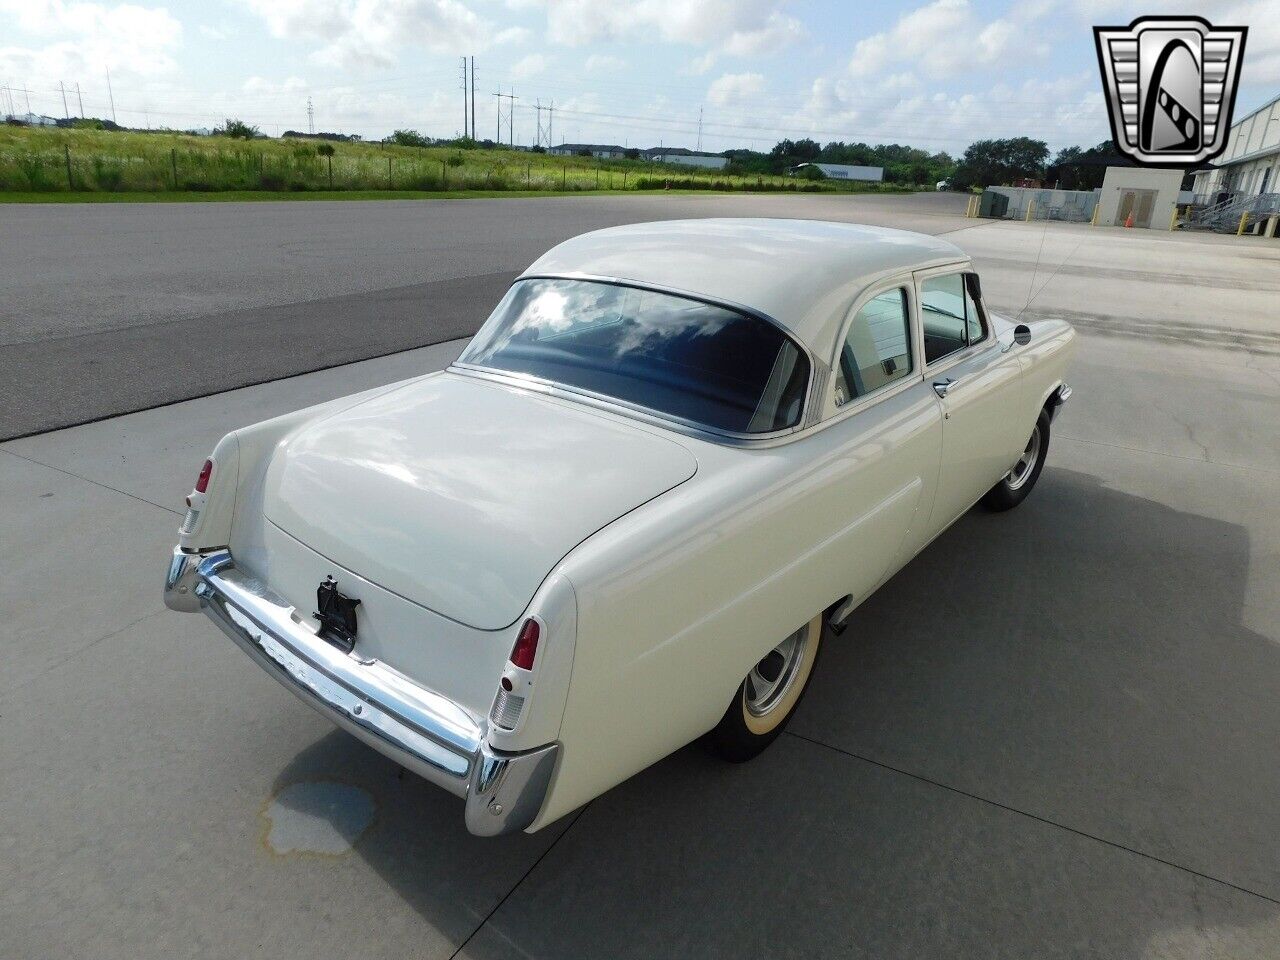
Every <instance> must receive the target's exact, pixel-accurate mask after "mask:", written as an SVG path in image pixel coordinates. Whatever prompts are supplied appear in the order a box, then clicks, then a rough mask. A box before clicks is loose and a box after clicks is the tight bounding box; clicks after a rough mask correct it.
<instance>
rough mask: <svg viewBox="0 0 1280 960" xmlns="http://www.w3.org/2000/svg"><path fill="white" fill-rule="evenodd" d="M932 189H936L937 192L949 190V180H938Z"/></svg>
mask: <svg viewBox="0 0 1280 960" xmlns="http://www.w3.org/2000/svg"><path fill="white" fill-rule="evenodd" d="M934 189H936V190H937V191H938V192H939V193H941V192H943V191H944V190H950V189H951V181H950V180H939V181H938V182H937V183H936V184H934Z"/></svg>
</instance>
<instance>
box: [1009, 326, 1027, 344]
mask: <svg viewBox="0 0 1280 960" xmlns="http://www.w3.org/2000/svg"><path fill="white" fill-rule="evenodd" d="M1013 342H1014V343H1016V344H1017V345H1018V346H1020V347H1025V346H1026V345H1027V344H1028V343H1030V342H1031V328H1030V327H1028V326H1027V325H1026V324H1025V323H1020V324H1018V325H1017V326H1016V327H1014V328H1013Z"/></svg>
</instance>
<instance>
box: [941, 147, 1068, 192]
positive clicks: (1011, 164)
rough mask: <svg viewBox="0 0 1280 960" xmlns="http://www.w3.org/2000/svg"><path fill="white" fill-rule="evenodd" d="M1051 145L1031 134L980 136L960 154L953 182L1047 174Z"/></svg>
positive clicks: (1001, 181)
mask: <svg viewBox="0 0 1280 960" xmlns="http://www.w3.org/2000/svg"><path fill="white" fill-rule="evenodd" d="M1048 158H1049V145H1048V144H1047V143H1045V142H1044V141H1043V140H1032V139H1031V138H1030V137H1014V138H1012V139H1010V140H977V141H975V142H974V143H971V144H970V145H969V149H967V150H966V151H965V152H964V156H963V157H961V158H960V164H959V166H958V167H956V170H955V173H954V174H953V175H952V177H951V185H952V186H953V187H957V188H960V189H966V188H968V187H974V186H977V187H986V186H992V185H1002V184H1009V183H1012V182H1013V181H1014V180H1019V179H1022V178H1032V179H1038V178H1040V177H1042V176H1043V175H1044V165H1045V161H1046V160H1048Z"/></svg>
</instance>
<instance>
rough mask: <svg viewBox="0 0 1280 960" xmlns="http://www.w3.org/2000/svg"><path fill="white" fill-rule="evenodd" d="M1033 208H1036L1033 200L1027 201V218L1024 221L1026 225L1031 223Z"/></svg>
mask: <svg viewBox="0 0 1280 960" xmlns="http://www.w3.org/2000/svg"><path fill="white" fill-rule="evenodd" d="M1035 208H1036V202H1035V201H1034V200H1028V201H1027V217H1026V221H1025V222H1026V223H1030V222H1031V211H1032V210H1034V209H1035Z"/></svg>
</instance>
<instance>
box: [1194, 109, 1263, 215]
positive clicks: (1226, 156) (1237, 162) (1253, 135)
mask: <svg viewBox="0 0 1280 960" xmlns="http://www.w3.org/2000/svg"><path fill="white" fill-rule="evenodd" d="M1223 191H1225V192H1227V193H1239V194H1247V195H1251V196H1257V195H1259V194H1265V193H1280V96H1277V97H1276V98H1275V99H1273V100H1272V101H1271V102H1270V103H1268V104H1267V105H1266V106H1263V107H1261V108H1259V109H1257V110H1255V111H1253V113H1251V114H1249V115H1248V116H1247V117H1245V118H1244V119H1242V120H1237V121H1236V122H1235V123H1234V124H1232V125H1231V132H1230V133H1229V134H1228V136H1227V149H1226V150H1225V151H1223V153H1222V156H1220V157H1218V158H1217V159H1216V160H1214V161H1213V166H1211V167H1207V168H1205V169H1204V170H1200V171H1198V172H1197V173H1196V179H1195V192H1196V194H1197V195H1201V196H1203V195H1213V194H1217V193H1220V192H1223Z"/></svg>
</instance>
